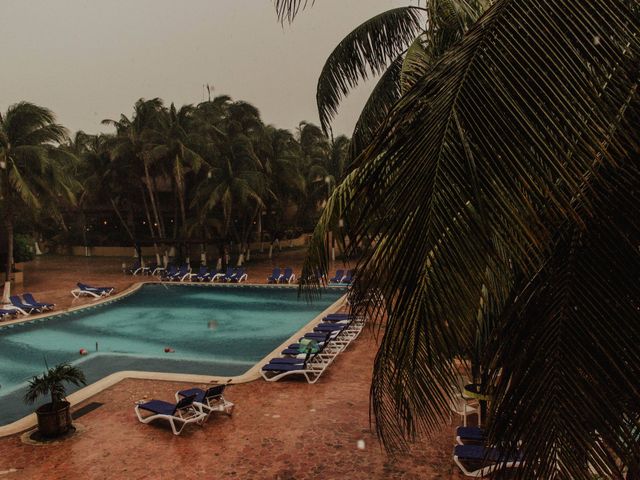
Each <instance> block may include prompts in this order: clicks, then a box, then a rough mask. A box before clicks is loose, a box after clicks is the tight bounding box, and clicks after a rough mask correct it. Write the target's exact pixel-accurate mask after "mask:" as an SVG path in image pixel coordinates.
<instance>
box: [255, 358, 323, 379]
mask: <svg viewBox="0 0 640 480" xmlns="http://www.w3.org/2000/svg"><path fill="white" fill-rule="evenodd" d="M309 357H310V355H309V354H307V358H306V359H305V360H304V361H303V362H302V363H274V362H269V363H267V364H266V365H263V367H262V372H261V374H262V378H264V379H265V380H266V381H267V382H277V381H278V380H280V379H281V378H284V377H287V376H289V375H303V376H304V378H305V379H306V380H307V382H309V383H316V382H317V381H318V379H319V378H320V375H322V372H324V370H325V369H326V368H327V366H328V365H329V363H325V362H318V363H315V362H309V361H308V360H309Z"/></svg>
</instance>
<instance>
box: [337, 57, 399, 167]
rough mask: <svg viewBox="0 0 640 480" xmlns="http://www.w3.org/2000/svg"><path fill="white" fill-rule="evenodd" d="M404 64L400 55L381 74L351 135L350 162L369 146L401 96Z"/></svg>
mask: <svg viewBox="0 0 640 480" xmlns="http://www.w3.org/2000/svg"><path fill="white" fill-rule="evenodd" d="M402 66H403V57H402V56H399V57H398V58H396V59H395V60H394V61H393V62H392V63H391V65H389V67H388V68H387V70H386V71H385V72H384V73H383V74H382V75H381V76H380V78H379V79H378V83H376V86H375V87H374V88H373V90H372V91H371V94H370V95H369V98H368V99H367V103H366V104H365V106H364V108H363V109H362V112H360V116H359V117H358V120H357V122H356V126H355V127H354V129H353V134H352V135H351V145H350V147H349V161H350V163H352V162H354V161H355V159H356V158H358V156H359V155H360V153H362V151H363V150H364V149H365V148H366V147H367V146H369V143H371V140H372V139H373V135H374V133H375V132H376V130H377V129H378V127H379V126H380V125H381V124H382V122H383V121H384V119H385V117H386V115H387V113H389V111H390V110H391V107H392V106H393V104H394V103H395V102H397V101H398V99H399V98H400V75H401V71H402Z"/></svg>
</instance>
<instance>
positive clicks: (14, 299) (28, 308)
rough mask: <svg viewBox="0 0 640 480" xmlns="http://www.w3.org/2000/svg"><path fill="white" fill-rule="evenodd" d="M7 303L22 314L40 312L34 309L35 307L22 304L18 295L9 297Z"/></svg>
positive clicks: (39, 309) (36, 308) (37, 308)
mask: <svg viewBox="0 0 640 480" xmlns="http://www.w3.org/2000/svg"><path fill="white" fill-rule="evenodd" d="M9 301H10V302H11V305H13V306H14V307H16V308H17V309H18V310H22V311H23V312H24V313H33V312H41V311H42V308H40V307H36V306H35V305H27V304H26V303H23V302H22V299H21V298H20V296H18V295H12V296H10V297H9Z"/></svg>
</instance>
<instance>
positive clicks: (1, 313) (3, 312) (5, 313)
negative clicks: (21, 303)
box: [0, 308, 20, 320]
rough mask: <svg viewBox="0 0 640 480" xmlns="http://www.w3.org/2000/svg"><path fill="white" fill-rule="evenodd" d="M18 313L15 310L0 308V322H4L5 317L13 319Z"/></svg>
mask: <svg viewBox="0 0 640 480" xmlns="http://www.w3.org/2000/svg"><path fill="white" fill-rule="evenodd" d="M18 313H20V312H19V311H18V309H17V308H14V309H12V310H8V309H4V308H0V320H6V319H7V317H15V316H16V315H18Z"/></svg>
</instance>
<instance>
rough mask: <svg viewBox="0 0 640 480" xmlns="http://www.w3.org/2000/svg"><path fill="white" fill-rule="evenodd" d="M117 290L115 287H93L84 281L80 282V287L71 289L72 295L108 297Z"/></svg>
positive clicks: (77, 296) (76, 296)
mask: <svg viewBox="0 0 640 480" xmlns="http://www.w3.org/2000/svg"><path fill="white" fill-rule="evenodd" d="M114 291H115V288H114V287H91V286H89V285H85V284H84V283H80V282H78V288H74V289H73V290H71V295H73V296H74V297H75V298H79V297H83V296H86V297H94V298H100V297H107V296H109V295H111V294H112V293H113V292H114Z"/></svg>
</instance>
